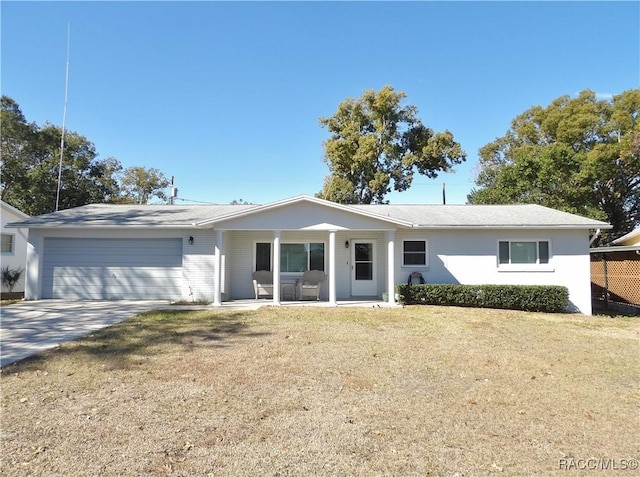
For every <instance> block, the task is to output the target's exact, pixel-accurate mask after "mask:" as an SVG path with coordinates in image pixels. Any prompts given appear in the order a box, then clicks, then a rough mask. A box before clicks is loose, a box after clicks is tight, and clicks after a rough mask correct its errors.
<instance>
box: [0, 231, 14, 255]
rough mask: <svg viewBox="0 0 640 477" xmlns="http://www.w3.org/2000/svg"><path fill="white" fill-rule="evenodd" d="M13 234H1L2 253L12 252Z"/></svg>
mask: <svg viewBox="0 0 640 477" xmlns="http://www.w3.org/2000/svg"><path fill="white" fill-rule="evenodd" d="M13 237H14V235H13V234H2V237H1V249H0V251H1V252H2V253H13V252H14V249H13V246H14V244H13Z"/></svg>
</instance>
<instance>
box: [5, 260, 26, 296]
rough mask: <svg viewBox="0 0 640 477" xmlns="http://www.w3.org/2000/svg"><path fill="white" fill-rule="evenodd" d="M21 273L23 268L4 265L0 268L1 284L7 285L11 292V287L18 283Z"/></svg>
mask: <svg viewBox="0 0 640 477" xmlns="http://www.w3.org/2000/svg"><path fill="white" fill-rule="evenodd" d="M23 273H24V270H23V269H22V268H10V267H9V266H6V267H2V268H1V269H0V281H2V284H3V285H4V286H5V287H7V289H8V290H9V293H12V292H13V287H15V286H16V285H17V284H18V282H19V281H20V279H21V278H22V274H23Z"/></svg>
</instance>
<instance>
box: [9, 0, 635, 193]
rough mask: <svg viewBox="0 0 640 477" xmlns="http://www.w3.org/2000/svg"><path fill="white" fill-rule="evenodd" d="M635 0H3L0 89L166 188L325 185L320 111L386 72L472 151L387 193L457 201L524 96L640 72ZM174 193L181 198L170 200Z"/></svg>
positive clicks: (628, 83) (623, 82) (615, 85)
mask: <svg viewBox="0 0 640 477" xmlns="http://www.w3.org/2000/svg"><path fill="white" fill-rule="evenodd" d="M639 5H640V4H639V3H638V2H205V1H201V2H160V1H156V2H150V1H149V2H25V1H22V2H12V1H6V0H4V1H2V2H1V4H0V8H1V15H2V17H1V22H2V31H1V42H2V60H1V61H2V63H1V66H2V70H1V89H2V94H5V95H8V96H10V97H12V98H13V99H14V100H16V101H17V102H18V104H19V105H20V107H21V109H22V111H23V113H24V114H25V116H26V118H27V120H28V121H32V122H36V123H38V124H43V123H44V122H45V121H49V122H51V123H54V124H57V125H61V124H62V114H63V106H64V89H65V64H66V44H67V25H70V65H69V89H68V111H67V123H66V126H67V129H69V130H73V131H76V132H78V133H80V134H82V135H84V136H86V137H87V138H88V139H89V140H90V141H92V142H93V143H94V144H95V146H96V149H97V151H98V153H99V155H100V156H99V157H100V158H106V157H110V156H112V157H115V158H117V159H118V160H120V162H121V163H122V164H123V166H125V167H128V166H133V165H142V166H145V167H155V168H158V169H160V170H161V171H163V172H164V173H165V175H167V176H168V177H170V176H175V181H176V186H177V187H178V189H179V197H180V198H182V199H188V200H192V201H203V202H215V203H229V202H231V201H232V200H239V199H243V200H246V201H249V202H253V203H266V202H270V201H273V200H279V199H283V198H288V197H292V196H295V195H298V194H309V195H313V194H315V193H316V192H318V191H320V189H321V188H322V182H323V178H324V176H325V175H327V174H328V168H327V166H326V164H325V163H324V160H323V153H324V149H323V146H322V142H323V141H324V140H325V139H327V138H328V133H327V131H326V130H325V129H323V128H321V127H320V125H319V124H318V118H320V117H326V116H330V115H332V114H333V113H334V112H335V111H336V109H337V106H338V104H339V103H340V102H341V101H342V100H344V99H346V98H348V97H358V96H360V95H361V94H362V93H363V91H365V90H367V89H375V90H378V89H380V88H381V87H383V86H385V85H391V86H393V87H394V88H395V89H396V90H397V91H403V92H405V93H406V94H407V98H406V101H405V103H406V104H412V105H415V106H416V107H417V108H418V111H419V114H418V116H419V117H420V119H422V121H423V122H424V124H425V125H427V126H429V127H431V128H433V129H435V130H438V131H440V130H444V129H448V130H450V131H451V132H452V133H453V134H454V136H455V137H456V139H457V140H458V141H459V142H460V143H461V144H462V147H463V149H464V150H465V151H466V152H467V155H468V156H467V162H466V163H464V164H463V165H460V166H457V167H456V170H455V172H454V173H448V174H444V175H441V176H439V177H438V178H437V179H435V180H429V179H427V178H425V177H422V176H416V177H415V179H414V185H413V186H412V187H411V189H410V190H409V191H406V192H403V193H392V194H390V195H389V196H388V199H389V200H390V201H391V202H392V203H396V204H401V203H440V202H441V199H442V183H443V182H445V183H446V185H447V186H446V187H447V202H448V203H464V202H465V201H466V195H467V194H468V192H469V191H470V189H471V188H472V187H473V179H474V174H475V171H476V170H477V163H478V155H477V152H478V149H479V148H480V147H482V146H483V145H485V144H487V143H488V142H491V141H492V140H494V139H495V138H496V137H498V136H502V135H503V134H504V133H505V131H506V130H507V129H508V127H509V124H510V121H511V120H512V119H513V118H514V117H515V116H516V115H517V114H519V113H522V112H524V111H525V110H526V109H528V108H529V107H531V106H533V105H538V104H539V105H543V106H545V105H547V104H549V103H550V102H551V101H552V100H553V99H555V98H557V97H558V96H561V95H564V94H568V95H575V94H577V93H578V92H579V91H581V90H583V89H586V88H589V89H591V90H594V91H596V92H598V93H599V94H602V95H611V94H618V93H621V92H622V91H625V90H628V89H632V88H637V87H639V86H640V67H639V61H640V27H639V24H640V6H639ZM180 203H189V202H187V201H182V202H180Z"/></svg>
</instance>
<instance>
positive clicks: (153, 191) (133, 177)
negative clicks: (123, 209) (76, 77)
mask: <svg viewBox="0 0 640 477" xmlns="http://www.w3.org/2000/svg"><path fill="white" fill-rule="evenodd" d="M169 184H170V182H169V180H168V179H167V178H166V177H165V175H164V174H163V173H162V172H160V171H159V170H158V169H155V168H145V167H141V166H134V167H128V168H127V169H125V171H124V175H123V176H122V179H121V181H120V186H121V189H122V198H124V200H125V201H126V200H128V201H131V202H133V203H136V204H147V203H149V201H150V200H151V199H152V198H154V197H156V198H158V199H160V200H162V201H166V200H167V194H166V191H165V189H166V188H167V187H169Z"/></svg>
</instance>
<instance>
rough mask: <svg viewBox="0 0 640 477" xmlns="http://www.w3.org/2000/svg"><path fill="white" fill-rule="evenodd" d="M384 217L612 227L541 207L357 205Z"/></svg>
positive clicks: (426, 222) (435, 223)
mask: <svg viewBox="0 0 640 477" xmlns="http://www.w3.org/2000/svg"><path fill="white" fill-rule="evenodd" d="M351 207H353V208H355V209H359V208H362V207H369V208H370V209H369V210H371V211H372V212H375V213H378V214H380V215H388V216H392V217H397V218H402V219H404V220H408V221H410V222H412V223H413V224H416V226H418V227H421V228H438V227H460V228H464V227H535V226H541V227H547V226H553V227H585V228H607V227H609V225H608V224H607V223H605V222H600V221H597V220H593V219H588V218H586V217H581V216H579V215H575V214H569V213H567V212H562V211H559V210H555V209H551V208H548V207H543V206H541V205H534V204H525V205H413V204H412V205H391V204H384V205H368V206H367V205H353V206H351Z"/></svg>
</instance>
